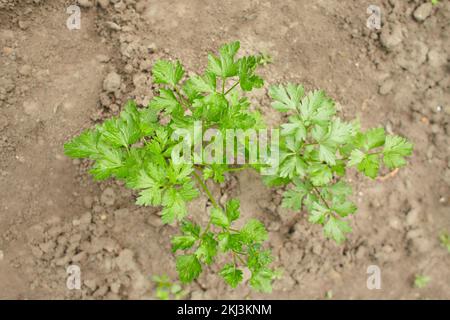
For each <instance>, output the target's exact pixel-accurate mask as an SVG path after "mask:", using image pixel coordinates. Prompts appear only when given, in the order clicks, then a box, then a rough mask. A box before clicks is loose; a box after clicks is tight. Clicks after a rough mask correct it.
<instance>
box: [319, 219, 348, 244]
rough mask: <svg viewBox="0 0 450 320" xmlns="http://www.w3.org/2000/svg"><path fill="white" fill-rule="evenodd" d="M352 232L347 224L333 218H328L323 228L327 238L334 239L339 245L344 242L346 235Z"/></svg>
mask: <svg viewBox="0 0 450 320" xmlns="http://www.w3.org/2000/svg"><path fill="white" fill-rule="evenodd" d="M351 231H352V228H350V226H349V225H348V223H347V222H345V221H342V220H338V219H336V218H335V217H333V216H330V217H329V218H328V221H327V222H326V223H325V226H324V228H323V232H324V234H325V236H327V237H328V238H331V239H333V240H334V241H336V243H337V244H340V243H342V242H344V240H345V234H346V233H349V232H351Z"/></svg>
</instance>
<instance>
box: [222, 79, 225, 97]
mask: <svg viewBox="0 0 450 320" xmlns="http://www.w3.org/2000/svg"><path fill="white" fill-rule="evenodd" d="M222 94H223V95H225V78H222Z"/></svg>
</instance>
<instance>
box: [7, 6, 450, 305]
mask: <svg viewBox="0 0 450 320" xmlns="http://www.w3.org/2000/svg"><path fill="white" fill-rule="evenodd" d="M73 2H75V1H73ZM427 2H428V1H419V0H413V1H411V0H410V1H400V0H389V1H386V0H381V1H378V2H377V3H378V5H379V6H380V8H381V12H382V16H381V17H382V24H381V29H380V30H370V29H369V28H368V27H366V20H367V19H368V17H369V14H368V13H367V12H366V10H367V8H368V6H369V5H370V4H372V3H371V1H366V0H360V1H330V0H329V1H327V0H318V1H303V0H301V1H300V0H295V1H294V0H287V1H273V0H250V1H238V0H232V1H221V2H220V3H218V2H214V1H206V0H185V1H173V0H167V1H157V0H152V1H151V0H140V1H135V0H110V1H108V0H98V1H95V0H79V1H78V3H79V4H80V6H81V7H82V8H81V29H79V30H69V29H68V28H67V27H66V20H67V19H68V17H69V14H68V13H66V8H67V7H68V6H69V5H71V4H73V3H72V2H71V1H56V0H54V1H53V0H47V1H45V0H33V1H32V0H23V1H18V0H0V195H1V197H0V199H1V202H0V235H1V237H0V299H153V298H154V297H155V295H154V283H152V281H151V277H152V275H162V274H168V275H169V276H170V277H171V278H172V279H174V280H175V279H176V272H175V267H174V256H173V254H171V251H170V240H169V238H170V235H172V234H174V233H175V232H176V230H177V229H176V228H175V227H174V226H167V225H166V226H163V225H162V224H161V222H160V219H159V216H158V213H159V209H158V208H141V207H138V206H135V205H134V196H133V194H132V193H131V192H129V191H128V190H126V189H125V188H124V187H123V186H122V185H120V184H118V183H116V182H114V181H106V182H101V183H98V182H95V181H93V179H92V178H91V176H90V175H89V174H88V172H87V170H88V167H89V163H87V162H85V161H78V160H75V161H73V160H71V159H68V158H67V157H65V156H64V155H63V143H64V142H65V141H67V140H68V139H70V138H71V137H73V136H74V135H76V134H77V133H79V132H80V131H81V130H83V129H85V128H88V127H91V126H93V125H94V124H95V123H96V122H99V121H102V120H103V119H105V118H107V117H110V116H111V115H114V114H118V112H120V108H121V106H122V104H123V103H124V101H126V100H127V99H129V98H134V99H136V101H137V102H138V103H139V105H146V104H147V103H148V101H149V100H150V99H151V98H152V96H153V93H152V89H153V88H154V86H153V84H152V81H151V77H150V73H149V69H150V68H151V65H152V64H153V62H154V61H155V60H157V59H159V58H176V59H180V60H181V61H183V63H184V65H185V67H186V69H188V70H191V71H193V72H199V71H202V70H203V69H204V68H205V65H206V57H207V52H210V51H215V50H216V49H217V48H218V46H220V45H221V44H223V43H225V42H227V41H230V40H237V39H238V40H240V41H241V48H243V50H244V53H258V52H263V53H267V54H270V55H271V56H272V57H273V63H271V64H269V65H267V66H266V67H265V68H264V69H262V75H263V77H264V78H265V80H266V86H265V87H264V88H263V89H259V90H257V92H256V93H255V94H253V95H252V97H251V98H252V102H253V103H254V105H255V106H256V107H257V108H259V109H260V110H261V112H262V113H263V115H264V117H265V118H266V120H267V122H268V123H269V124H271V125H275V124H277V123H278V122H279V121H280V120H281V118H280V116H279V115H278V114H277V113H276V112H274V111H273V110H271V108H270V101H269V98H268V96H267V86H268V84H275V83H279V82H288V81H292V82H297V83H301V84H304V85H305V86H306V87H307V88H308V89H313V88H322V89H324V90H326V92H327V93H328V94H329V95H330V96H332V97H333V98H334V99H335V100H336V101H339V105H340V110H341V113H342V115H343V117H345V118H348V119H350V118H354V117H358V118H359V119H360V120H361V123H362V126H363V128H368V127H373V126H377V125H383V126H384V127H385V128H386V130H387V131H388V132H393V133H396V134H401V135H404V136H406V137H408V138H409V139H410V140H412V141H413V142H414V145H415V151H414V154H413V156H412V157H411V159H410V163H409V165H408V166H407V167H406V168H403V169H401V170H400V171H398V172H395V173H394V174H390V175H387V176H386V178H385V179H382V180H379V181H372V180H368V179H365V178H363V177H360V176H359V175H356V174H354V173H352V174H351V176H350V179H351V181H352V184H353V186H354V189H355V196H354V198H355V201H356V202H357V204H358V207H359V210H358V213H357V215H356V216H355V217H354V218H352V226H353V229H354V231H353V233H352V234H351V235H350V236H349V239H348V241H347V242H346V243H345V244H343V245H341V246H338V245H336V244H334V243H333V242H331V241H329V240H326V239H325V238H324V237H323V235H322V232H321V229H320V227H317V226H312V225H310V224H309V223H308V222H307V221H306V219H305V214H304V213H295V212H289V211H287V210H285V209H282V208H281V206H280V190H275V189H272V190H271V189H269V188H267V187H265V186H264V185H263V184H262V182H261V181H260V178H259V177H258V176H256V175H255V174H253V173H252V172H240V173H237V174H233V175H230V176H227V181H226V183H224V184H222V185H220V186H217V187H216V188H215V189H214V193H215V194H216V195H217V196H219V197H221V199H222V200H225V199H226V198H230V197H237V198H239V199H240V200H241V205H242V211H243V215H244V217H250V216H256V217H258V218H260V219H261V220H263V222H264V223H265V224H266V225H267V226H268V229H269V231H270V241H269V245H270V247H271V248H272V250H273V252H274V255H275V257H276V259H275V260H276V261H275V262H274V265H275V266H276V267H279V268H282V269H283V270H284V272H283V277H282V278H281V279H280V280H279V281H277V282H276V283H275V286H274V291H273V293H271V294H260V293H255V292H253V291H250V290H249V289H248V287H247V286H245V285H242V286H241V287H239V289H238V290H232V289H229V288H228V287H227V286H226V285H225V284H224V283H223V282H222V280H221V279H220V278H219V277H218V276H217V274H216V272H217V267H215V266H213V267H211V270H209V271H207V272H204V273H203V274H202V276H201V277H200V278H199V279H198V280H197V281H195V282H194V283H193V284H191V285H189V286H186V288H185V290H186V291H187V296H186V298H191V299H217V298H222V299H237V298H241V299H242V298H251V299H254V298H263V299H269V298H273V299H321V298H325V297H326V296H327V297H330V296H331V293H332V298H333V299H427V298H435V299H449V298H450V267H449V265H450V254H449V252H448V251H447V250H446V249H445V248H444V247H443V246H442V245H441V243H440V241H439V235H440V233H441V232H443V231H447V232H450V121H449V120H450V77H449V73H450V64H449V58H450V56H449V54H450V39H449V36H450V24H449V23H448V22H449V21H450V2H448V1H440V3H439V4H438V5H435V6H431V5H429V4H426V3H427ZM207 205H208V203H207V200H206V198H205V197H200V198H199V199H198V200H195V202H194V203H193V204H192V207H193V208H195V209H196V212H198V213H199V214H202V213H203V214H204V215H206V214H207V213H206V208H207ZM70 264H77V265H79V266H80V268H81V278H82V286H81V290H68V289H67V286H66V279H67V273H66V267H67V266H68V265H70ZM370 265H376V266H378V267H379V268H380V270H381V276H382V284H381V289H380V290H369V289H368V288H367V286H366V281H367V277H368V274H367V273H366V272H367V268H368V266H370ZM416 274H424V275H427V276H429V277H430V278H431V281H430V282H429V284H428V285H427V286H426V287H425V288H423V289H418V288H414V287H413V280H414V276H415V275H416Z"/></svg>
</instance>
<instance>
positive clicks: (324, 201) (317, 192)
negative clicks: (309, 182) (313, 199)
mask: <svg viewBox="0 0 450 320" xmlns="http://www.w3.org/2000/svg"><path fill="white" fill-rule="evenodd" d="M313 189H314V191H315V192H316V194H317V195H318V196H319V197H320V199H321V200H322V201H323V203H325V205H326V206H327V208H328V210H331V208H330V206H329V205H328V202H327V201H326V200H325V198H324V197H322V194H321V193H320V191H319V189H317V187H315V186H313Z"/></svg>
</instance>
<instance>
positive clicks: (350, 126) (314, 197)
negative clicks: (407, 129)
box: [265, 84, 412, 243]
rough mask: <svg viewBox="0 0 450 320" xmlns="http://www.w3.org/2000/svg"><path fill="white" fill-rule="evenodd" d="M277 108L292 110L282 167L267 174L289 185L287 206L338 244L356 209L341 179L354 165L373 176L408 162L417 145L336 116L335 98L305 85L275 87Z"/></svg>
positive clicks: (272, 93)
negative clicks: (305, 215) (303, 214)
mask: <svg viewBox="0 0 450 320" xmlns="http://www.w3.org/2000/svg"><path fill="white" fill-rule="evenodd" d="M269 95H270V96H271V97H272V99H273V100H274V101H273V103H272V107H273V108H275V109H276V110H278V111H280V112H283V113H288V115H289V117H288V121H287V123H284V124H282V125H281V127H280V129H281V139H280V165H279V168H278V171H277V173H276V174H275V175H273V176H270V177H266V179H265V180H266V182H267V183H268V184H269V185H272V186H280V185H282V186H287V191H285V193H284V195H283V206H284V207H285V208H289V209H293V210H296V211H298V210H302V209H303V208H304V209H306V210H307V211H308V212H309V221H310V222H312V223H315V224H320V225H323V231H324V234H325V235H326V236H327V237H329V238H332V239H334V240H335V241H336V242H337V243H341V242H343V241H344V240H345V234H346V233H348V232H350V231H351V227H350V226H349V224H348V222H347V221H346V220H344V218H345V217H347V216H349V215H351V214H353V213H355V211H356V206H355V204H354V203H352V202H351V201H350V200H349V196H350V195H351V194H352V189H351V188H350V186H349V185H348V184H347V183H346V182H345V181H344V180H343V179H342V177H344V176H345V173H346V170H347V169H348V168H349V167H353V166H354V167H356V169H357V170H358V171H359V172H361V173H363V174H364V175H366V176H368V177H370V178H372V179H374V178H376V177H377V176H378V174H379V172H380V166H381V165H382V163H383V164H384V165H385V166H386V167H387V168H389V169H394V168H399V167H402V166H404V165H405V164H406V160H405V157H406V156H409V155H410V154H411V153H412V144H411V143H410V142H408V141H407V140H406V139H405V138H402V137H399V136H395V135H386V133H385V131H384V129H383V128H375V129H370V130H368V131H365V132H363V131H361V129H360V126H359V124H358V122H356V121H353V122H345V121H342V120H341V119H340V118H338V117H336V108H335V104H334V101H333V100H332V99H330V98H329V97H327V96H326V95H325V93H324V92H323V91H321V90H316V91H312V92H309V93H305V90H304V88H303V87H302V86H300V85H295V84H288V85H286V86H282V85H280V86H273V87H271V88H270V90H269Z"/></svg>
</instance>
